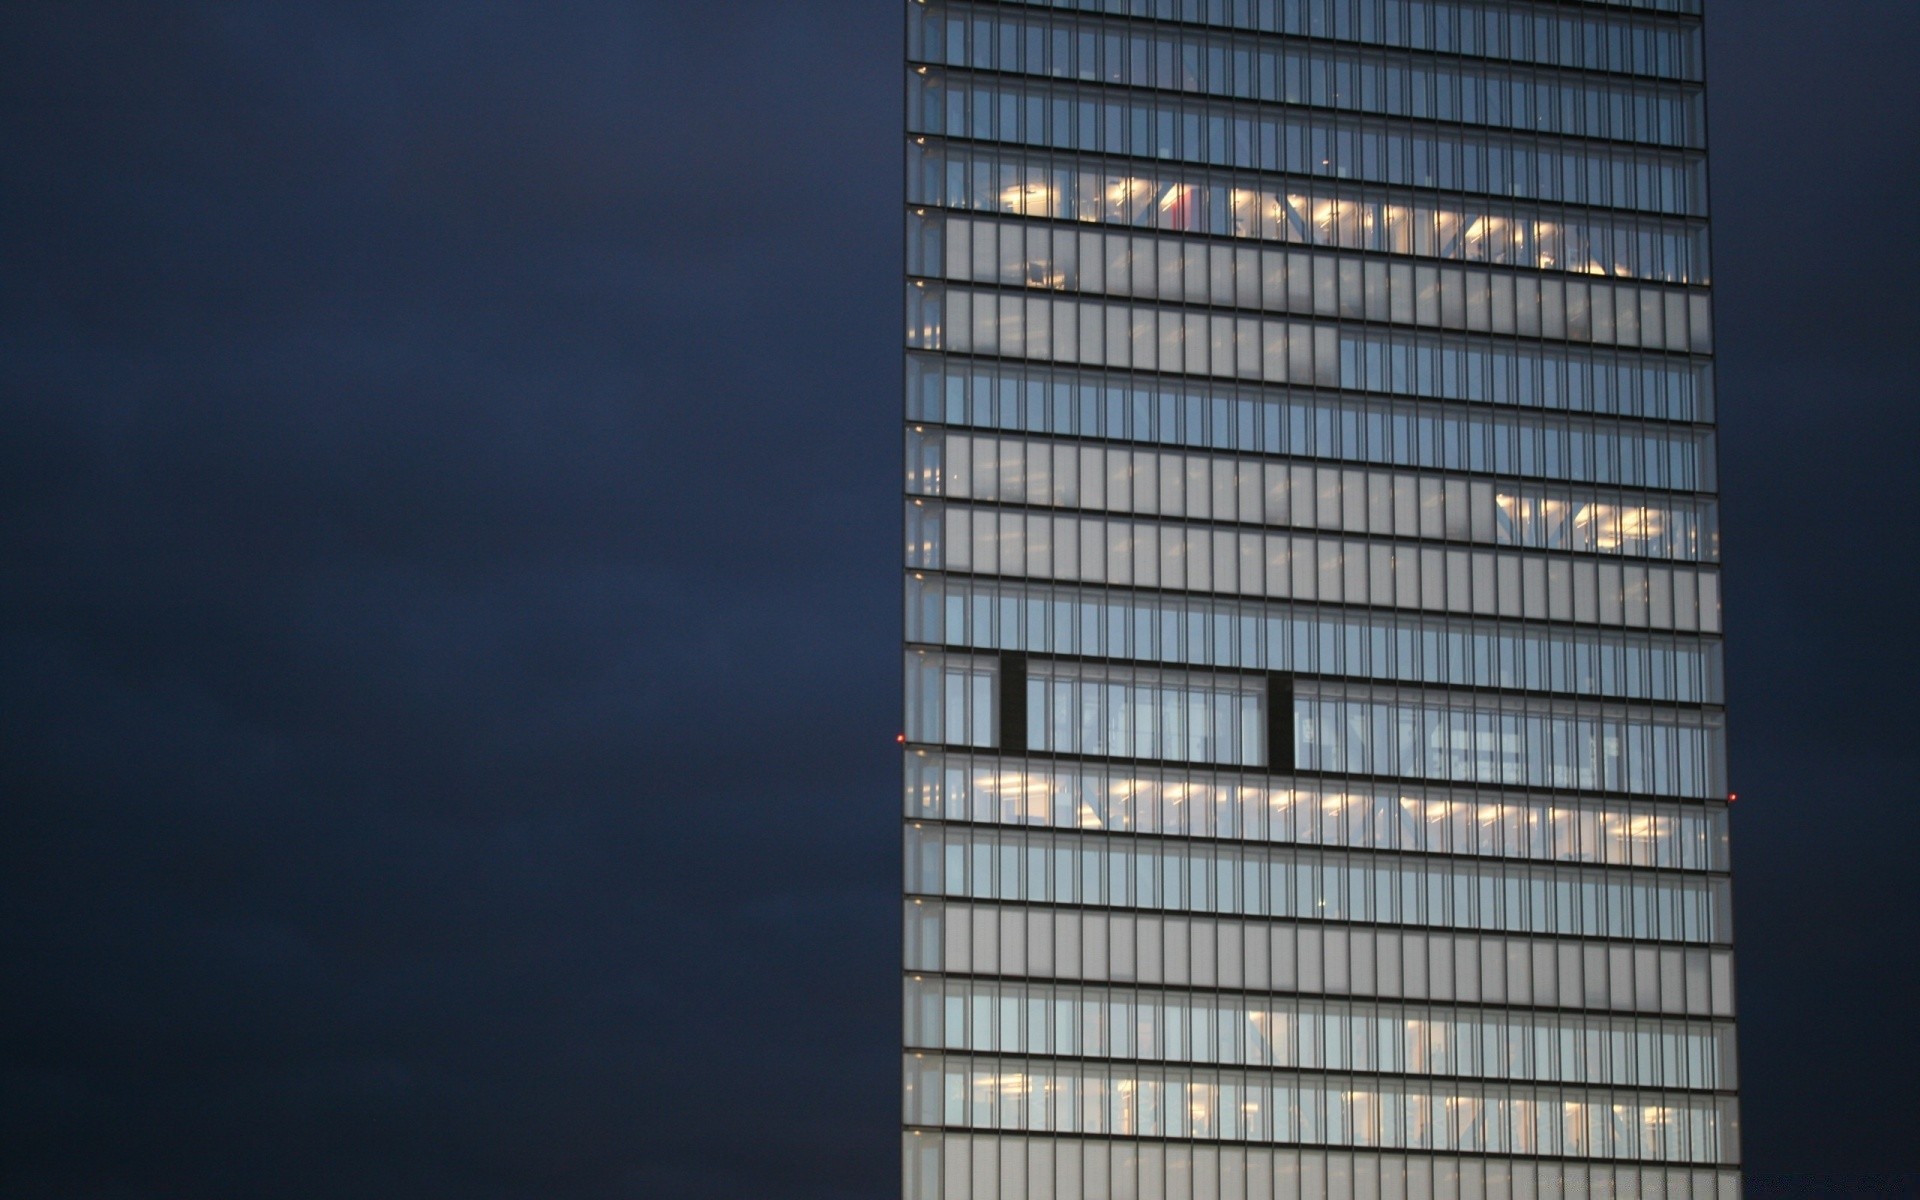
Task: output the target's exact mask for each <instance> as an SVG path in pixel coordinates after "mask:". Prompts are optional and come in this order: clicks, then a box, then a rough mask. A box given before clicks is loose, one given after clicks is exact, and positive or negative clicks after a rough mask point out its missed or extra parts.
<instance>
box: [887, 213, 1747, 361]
mask: <svg viewBox="0 0 1920 1200" xmlns="http://www.w3.org/2000/svg"><path fill="white" fill-rule="evenodd" d="M907 269H908V272H909V273H910V274H914V275H926V276H938V277H941V278H945V279H949V280H953V281H955V282H959V283H990V284H1000V285H1003V286H1008V287H1025V288H1040V289H1045V290H1049V291H1068V292H1087V293H1095V294H1105V295H1113V296H1128V297H1133V298H1137V299H1142V300H1160V301H1164V302H1168V303H1176V304H1204V305H1210V306H1215V307H1225V308H1240V309H1246V310H1257V311H1263V312H1277V313H1296V314H1301V315H1306V316H1321V317H1338V318H1343V319H1348V320H1367V321H1380V322H1388V323H1392V324H1395V325H1412V326H1417V327H1423V328H1428V329H1460V330H1467V331H1470V332H1474V333H1496V334H1500V335H1503V336H1516V335H1517V336H1520V337H1529V338H1534V337H1537V338H1545V339H1547V340H1549V341H1575V342H1591V343H1593V344H1595V345H1617V346H1628V347H1640V348H1645V349H1649V350H1674V351H1691V352H1694V353H1701V354H1705V353H1709V352H1710V351H1711V350H1712V349H1713V345H1712V315H1711V311H1710V305H1709V301H1708V298H1707V297H1706V295H1704V294H1702V293H1699V292H1694V293H1691V294H1690V293H1687V292H1679V291H1674V290H1671V289H1667V288H1660V287H1652V286H1642V285H1635V284H1629V283H1619V284H1615V283H1599V282H1593V281H1589V280H1586V279H1582V278H1579V277H1577V276H1576V277H1569V278H1562V277H1559V276H1537V275H1534V274H1530V273H1529V274H1515V273H1512V272H1508V271H1499V270H1489V269H1486V268H1478V267H1435V266H1426V265H1423V264H1415V263H1406V262H1388V261H1385V260H1379V259H1360V258H1353V257H1347V256H1343V255H1336V254H1329V253H1315V252H1312V251H1307V250H1274V249H1259V248H1256V247H1251V246H1231V245H1227V244H1225V243H1220V242H1203V241H1199V240H1196V239H1193V238H1181V237H1168V236H1162V235H1154V234H1144V233H1135V234H1126V233H1101V232H1099V231H1098V230H1090V229H1075V228H1073V227H1072V226H1065V225H1043V224H1037V223H1035V222H1032V221H1019V220H990V219H986V218H978V217H960V216H953V215H941V214H933V215H928V216H922V217H920V218H919V219H918V220H916V221H913V222H911V224H910V228H909V237H908V253H907Z"/></svg>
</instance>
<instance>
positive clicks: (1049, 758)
mask: <svg viewBox="0 0 1920 1200" xmlns="http://www.w3.org/2000/svg"><path fill="white" fill-rule="evenodd" d="M903 744H904V745H906V746H907V747H908V748H909V749H912V750H927V751H937V750H950V749H981V748H982V747H966V746H956V745H955V744H953V743H948V742H921V741H914V740H912V739H908V740H907V741H906V742H905V743H903ZM1020 754H1021V755H1022V756H1023V757H1026V758H1031V759H1033V760H1034V761H1036V762H1059V763H1116V764H1123V765H1128V766H1139V767H1169V768H1171V767H1193V766H1214V765H1225V764H1212V763H1196V762H1194V761H1192V760H1191V759H1179V758H1122V757H1118V756H1115V755H1107V754H1072V753H1067V752H1064V751H1051V750H1033V749H1026V750H1022V751H1020ZM1285 776H1286V778H1289V779H1301V780H1305V781H1307V782H1309V783H1358V784H1372V785H1376V786H1383V785H1388V784H1395V783H1404V782H1406V781H1407V780H1408V779H1410V778H1412V779H1416V780H1418V781H1421V782H1434V783H1444V782H1449V781H1447V780H1421V779H1420V778H1419V777H1417V776H1406V775H1367V774H1362V773H1360V772H1356V771H1316V770H1307V769H1302V768H1299V767H1296V768H1294V769H1293V770H1291V771H1287V772H1286V773H1285ZM1452 782H1466V781H1464V780H1455V781H1452ZM1534 790H1535V791H1537V792H1539V793H1540V794H1542V795H1548V794H1551V795H1555V796H1573V797H1578V798H1581V799H1596V800H1600V799H1620V800H1628V799H1635V800H1644V799H1658V800H1663V801H1670V802H1672V803H1676V804H1678V803H1687V802H1693V803H1713V801H1711V800H1709V799H1707V798H1704V797H1697V796H1680V795H1665V794H1661V793H1647V792H1617V791H1606V790H1604V789H1599V788H1576V787H1552V788H1539V789H1534ZM1720 803H1724V801H1721V802H1720Z"/></svg>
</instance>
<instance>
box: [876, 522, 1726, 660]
mask: <svg viewBox="0 0 1920 1200" xmlns="http://www.w3.org/2000/svg"><path fill="white" fill-rule="evenodd" d="M907 537H908V543H907V565H908V566H909V567H912V568H915V569H920V570H935V571H938V570H952V571H970V572H977V573H980V574H985V575H1005V576H1014V577H1026V578H1032V579H1058V580H1063V581H1067V582H1075V581H1084V582H1087V583H1107V584H1114V585H1117V586H1120V587H1149V588H1167V589H1170V590H1188V591H1195V592H1212V593H1219V594H1223V595H1229V596H1232V595H1239V596H1253V597H1263V598H1267V599H1273V600H1305V601H1318V602H1320V603H1325V604H1355V605H1360V604H1366V605H1373V606H1375V607H1379V608H1400V609H1409V610H1416V611H1418V610H1424V611H1427V612H1450V613H1458V614H1463V615H1464V614H1475V615H1480V616H1500V617H1520V618H1528V619H1551V620H1555V621H1576V622H1579V623H1581V624H1595V623H1598V624H1601V625H1609V626H1625V627H1628V628H1633V629H1649V628H1650V629H1660V630H1668V629H1672V630H1681V631H1687V632H1691V631H1695V630H1700V631H1704V632H1708V633H1717V632H1718V631H1719V629H1720V611H1719V610H1720V592H1719V577H1718V575H1717V574H1716V573H1715V572H1714V571H1713V570H1712V569H1711V568H1706V567H1685V566H1680V567H1665V566H1650V565H1647V564H1644V563H1639V562H1631V561H1629V562H1614V561H1608V560H1605V559H1602V560H1599V561H1594V560H1591V559H1584V558H1581V559H1570V558H1565V557H1559V556H1555V557H1546V556H1543V555H1540V554H1531V553H1523V552H1519V551H1510V550H1451V549H1441V548H1439V547H1434V546H1413V545H1407V544H1396V543H1390V542H1383V541H1360V540H1356V539H1347V538H1334V537H1326V536H1312V535H1306V534H1284V533H1262V532H1257V531H1252V530H1239V529H1208V528H1204V527H1199V526H1182V525H1172V524H1167V523H1162V522H1153V521H1145V520H1126V519H1121V518H1101V517H1081V516H1052V515H1048V514H1046V513H1036V512H1019V511H1015V510H1012V509H993V508H973V507H969V506H967V505H962V504H952V503H945V504H943V503H940V502H937V501H930V500H929V501H915V502H914V503H912V504H910V505H908V506H907Z"/></svg>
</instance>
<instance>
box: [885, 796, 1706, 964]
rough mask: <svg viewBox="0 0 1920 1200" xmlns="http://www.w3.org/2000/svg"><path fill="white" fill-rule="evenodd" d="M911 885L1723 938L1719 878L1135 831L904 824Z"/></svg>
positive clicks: (1313, 914)
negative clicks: (1215, 841)
mask: <svg viewBox="0 0 1920 1200" xmlns="http://www.w3.org/2000/svg"><path fill="white" fill-rule="evenodd" d="M907 891H908V892H909V893H910V894H914V895H923V896H946V897H950V898H955V899H968V900H1001V901H1027V902H1031V903H1036V904H1083V905H1089V906H1095V907H1114V908H1133V909H1145V910H1149V911H1152V910H1166V911H1171V912H1195V913H1212V914H1219V915H1224V916H1249V917H1292V918H1295V919H1298V920H1308V921H1357V922H1361V923H1366V924H1373V923H1380V924H1391V925H1404V926H1428V927H1438V928H1449V929H1473V930H1480V931H1482V932H1487V933H1532V934H1551V935H1554V936H1557V937H1611V938H1633V939H1636V940H1641V941H1647V940H1654V939H1657V940H1660V941H1669V942H1692V943H1696V944H1707V943H1724V942H1726V941H1727V940H1728V938H1729V936H1730V934H1731V933H1732V925H1731V919H1730V915H1729V911H1728V902H1729V896H1728V894H1727V888H1726V883H1725V881H1724V880H1721V879H1702V878H1700V877H1697V876H1693V875H1679V874H1673V873H1664V872H1663V873H1649V872H1639V871H1633V872H1629V871H1627V870H1624V869H1622V868H1618V867H1613V868H1592V867H1564V866H1527V865H1516V864H1506V863H1498V862H1484V861H1475V860H1470V859H1468V860H1449V859H1427V858H1408V857H1391V856H1381V855H1374V854H1361V853H1356V852H1354V851H1343V850H1305V849H1292V848H1287V847H1274V846H1263V845H1254V844H1251V843H1246V844H1233V845H1210V844H1204V843H1192V842H1182V841H1171V840H1166V839H1160V838H1150V837H1141V836H1137V835H1113V834H1094V833H1087V832H1072V833H1068V832H1047V831H1043V830H1008V829H989V828H980V827H975V826H966V825H949V826H941V825H923V824H919V823H914V824H910V825H909V826H908V827H907Z"/></svg>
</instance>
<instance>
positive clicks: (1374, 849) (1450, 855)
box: [901, 747, 1732, 945]
mask: <svg viewBox="0 0 1920 1200" xmlns="http://www.w3.org/2000/svg"><path fill="white" fill-rule="evenodd" d="M915 749H919V748H918V747H916V748H915ZM1020 757H1022V758H1026V759H1031V760H1032V761H1033V762H1035V763H1036V764H1039V765H1045V764H1048V763H1057V762H1065V763H1080V762H1091V761H1094V760H1092V759H1090V758H1086V757H1081V758H1075V757H1073V756H1070V755H1047V754H1036V753H1034V752H1033V751H1025V752H1023V753H1022V754H1021V755H1020ZM1098 761H1102V762H1117V763H1119V764H1121V765H1128V766H1133V765H1144V766H1156V767H1157V766H1166V767H1169V768H1179V767H1191V766H1192V765H1193V764H1192V763H1164V764H1163V763H1141V762H1140V761H1139V760H1110V759H1102V760H1098ZM1580 798H1582V799H1585V798H1586V797H1580ZM1666 803H1679V802H1673V801H1667V802H1666ZM1696 803H1700V802H1696ZM1719 803H1722V804H1724V803H1725V802H1724V801H1721V802H1719ZM901 821H902V823H903V824H904V825H905V826H906V827H907V828H909V829H955V830H959V831H960V832H962V833H971V832H976V831H977V832H985V831H992V830H1032V831H1034V832H1051V833H1056V834H1076V833H1079V834H1088V835H1092V836H1098V837H1116V838H1146V839H1156V838H1158V839H1171V840H1174V841H1177V842H1179V843H1180V844H1182V845H1189V846H1198V847H1200V848H1202V849H1203V850H1204V849H1207V848H1212V849H1213V850H1216V851H1219V852H1220V853H1221V854H1222V855H1227V856H1231V855H1241V858H1240V859H1233V858H1231V857H1222V858H1220V859H1219V860H1217V861H1218V862H1221V863H1230V864H1232V865H1234V866H1238V865H1240V864H1241V862H1242V861H1244V859H1245V854H1244V853H1243V852H1265V851H1268V850H1271V849H1276V848H1278V849H1283V850H1291V851H1299V852H1300V853H1303V854H1308V855H1312V854H1327V855H1333V856H1335V859H1336V860H1338V859H1339V858H1340V857H1342V856H1352V855H1359V856H1364V857H1366V858H1368V859H1369V860H1371V859H1373V858H1375V857H1378V858H1380V859H1381V860H1383V861H1385V860H1394V861H1402V860H1404V861H1406V862H1408V863H1440V864H1445V865H1452V866H1457V867H1460V868H1462V869H1464V870H1480V869H1482V868H1485V867H1486V866H1488V865H1489V864H1503V865H1505V866H1511V867H1527V866H1537V867H1565V868H1575V869H1579V870H1583V871H1616V872H1624V873H1628V874H1630V875H1632V876H1635V877H1637V876H1640V875H1646V876H1647V877H1649V878H1663V879H1674V880H1684V879H1700V880H1707V881H1709V882H1721V883H1724V882H1727V881H1728V880H1730V879H1732V875H1731V873H1730V872H1729V871H1728V869H1727V868H1725V867H1673V866H1653V865H1651V864H1640V863H1600V862H1591V861H1584V860H1575V859H1561V858H1520V857H1516V856H1509V855H1489V854H1466V853H1462V852H1460V851H1450V850H1414V849H1405V848H1395V847H1387V846H1340V845H1332V844H1329V843H1326V842H1298V841H1294V842H1281V841H1271V840H1268V839H1264V838H1263V839H1255V838H1244V837H1219V836H1213V837H1208V836H1203V835H1182V834H1172V833H1167V832H1164V831H1159V830H1131V829H1120V828H1114V827H1111V826H1101V827H1099V828H1092V829H1089V828H1078V829H1076V828H1072V827H1070V826H1059V825H1026V824H1017V823H1013V822H1005V821H970V820H966V819H964V818H953V817H940V816H916V815H912V814H908V815H906V816H904V817H902V818H901ZM926 894H928V895H931V894H932V893H926ZM944 898H945V899H948V900H952V899H954V898H955V897H953V896H945V897H944ZM994 903H1004V904H1013V905H1021V906H1030V907H1040V908H1057V907H1062V905H1063V903H1064V902H1060V901H1051V900H1005V901H995V902H994ZM1065 907H1070V908H1071V907H1082V906H1077V905H1071V904H1067V905H1065ZM1084 907H1091V908H1101V909H1104V908H1107V907H1109V906H1107V905H1100V904H1095V905H1087V906H1084ZM1237 915H1240V916H1247V915H1249V914H1244V913H1243V914H1237ZM1275 919H1279V918H1275ZM1357 923H1358V924H1365V925H1383V924H1384V925H1392V926H1396V927H1398V926H1399V925H1400V924H1401V923H1397V922H1390V921H1389V922H1380V921H1364V922H1357ZM1406 928H1426V926H1406ZM1481 932H1485V931H1481ZM1555 936H1565V937H1577V938H1579V939H1580V940H1582V941H1593V942H1615V943H1621V944H1631V945H1642V944H1647V942H1646V939H1640V938H1631V937H1617V936H1613V935H1608V934H1565V935H1555ZM1675 944H1681V943H1675ZM1689 944H1691V943H1689Z"/></svg>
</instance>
